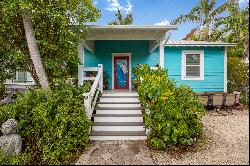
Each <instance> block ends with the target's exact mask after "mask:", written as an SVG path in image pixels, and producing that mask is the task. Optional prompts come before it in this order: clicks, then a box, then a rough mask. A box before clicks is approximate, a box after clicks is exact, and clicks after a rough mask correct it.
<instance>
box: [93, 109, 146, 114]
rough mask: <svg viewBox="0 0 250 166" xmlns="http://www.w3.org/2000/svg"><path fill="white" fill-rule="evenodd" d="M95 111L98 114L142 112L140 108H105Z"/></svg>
mask: <svg viewBox="0 0 250 166" xmlns="http://www.w3.org/2000/svg"><path fill="white" fill-rule="evenodd" d="M95 112H96V114H141V113H142V112H141V110H140V109H138V110H129V109H124V110H118V109H116V110H114V109H113V110H105V109H103V110H100V109H98V110H96V111H95Z"/></svg>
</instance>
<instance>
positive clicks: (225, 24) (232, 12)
mask: <svg viewBox="0 0 250 166" xmlns="http://www.w3.org/2000/svg"><path fill="white" fill-rule="evenodd" d="M227 10H228V12H229V15H228V16H224V17H220V18H217V19H215V22H216V23H215V27H216V28H217V29H219V30H220V33H221V36H220V37H221V38H222V39H224V40H225V41H226V42H234V43H239V44H241V45H242V46H243V47H244V53H243V54H244V55H243V59H245V58H248V57H249V29H248V27H249V5H248V6H247V7H246V8H244V9H240V6H239V1H238V0H230V1H229V3H228V7H227Z"/></svg>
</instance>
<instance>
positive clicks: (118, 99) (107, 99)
mask: <svg viewBox="0 0 250 166" xmlns="http://www.w3.org/2000/svg"><path fill="white" fill-rule="evenodd" d="M100 102H133V103H138V102H139V99H138V98H100Z"/></svg>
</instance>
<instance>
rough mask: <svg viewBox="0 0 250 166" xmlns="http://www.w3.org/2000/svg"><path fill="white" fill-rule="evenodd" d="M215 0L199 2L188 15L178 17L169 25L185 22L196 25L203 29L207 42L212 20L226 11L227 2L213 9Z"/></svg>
mask: <svg viewBox="0 0 250 166" xmlns="http://www.w3.org/2000/svg"><path fill="white" fill-rule="evenodd" d="M216 1H217V0H199V4H198V5H197V6H195V7H194V8H193V9H192V10H191V11H190V13H189V14H186V15H181V16H180V17H178V18H176V19H174V20H173V21H172V22H171V24H178V23H184V22H187V21H191V22H196V23H198V24H199V25H198V27H196V28H199V27H205V28H204V33H205V40H206V41H208V40H209V33H210V28H211V27H212V25H213V24H214V19H215V18H217V17H218V15H219V14H221V13H223V12H224V11H225V10H226V7H227V2H226V3H224V4H222V5H221V6H219V7H218V8H215V5H216Z"/></svg>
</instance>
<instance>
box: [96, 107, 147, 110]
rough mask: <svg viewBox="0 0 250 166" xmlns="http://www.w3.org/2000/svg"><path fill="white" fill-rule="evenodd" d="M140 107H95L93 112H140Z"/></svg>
mask: <svg viewBox="0 0 250 166" xmlns="http://www.w3.org/2000/svg"><path fill="white" fill-rule="evenodd" d="M141 109H142V108H141V107H117V108H114V107H96V109H95V110H141Z"/></svg>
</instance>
